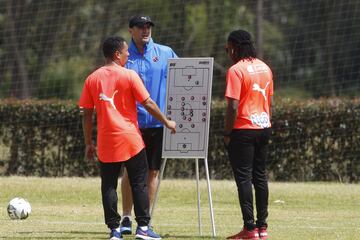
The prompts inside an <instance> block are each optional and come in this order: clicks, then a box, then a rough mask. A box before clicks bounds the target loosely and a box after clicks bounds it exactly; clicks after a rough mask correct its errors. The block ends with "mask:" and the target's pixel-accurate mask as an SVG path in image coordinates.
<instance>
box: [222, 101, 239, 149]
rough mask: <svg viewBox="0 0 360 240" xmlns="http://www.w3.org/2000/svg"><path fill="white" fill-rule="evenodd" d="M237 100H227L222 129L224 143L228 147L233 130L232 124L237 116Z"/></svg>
mask: <svg viewBox="0 0 360 240" xmlns="http://www.w3.org/2000/svg"><path fill="white" fill-rule="evenodd" d="M238 106H239V100H235V99H232V98H228V99H227V106H226V114H225V127H224V142H225V145H228V144H229V142H230V138H229V136H230V133H231V131H232V130H233V128H234V123H235V121H236V117H237V114H238Z"/></svg>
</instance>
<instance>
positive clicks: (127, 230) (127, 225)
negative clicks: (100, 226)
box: [120, 217, 132, 235]
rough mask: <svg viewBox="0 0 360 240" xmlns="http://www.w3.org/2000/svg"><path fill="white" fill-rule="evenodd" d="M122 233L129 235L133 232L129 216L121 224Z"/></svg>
mask: <svg viewBox="0 0 360 240" xmlns="http://www.w3.org/2000/svg"><path fill="white" fill-rule="evenodd" d="M120 232H121V234H124V235H128V234H131V233H132V231H131V220H130V219H129V218H128V217H124V218H123V220H122V221H121V224H120Z"/></svg>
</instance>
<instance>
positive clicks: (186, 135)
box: [162, 58, 214, 158]
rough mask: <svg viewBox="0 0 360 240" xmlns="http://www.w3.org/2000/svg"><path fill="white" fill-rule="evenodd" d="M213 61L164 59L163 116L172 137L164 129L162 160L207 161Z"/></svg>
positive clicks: (203, 59)
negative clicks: (172, 130)
mask: <svg viewBox="0 0 360 240" xmlns="http://www.w3.org/2000/svg"><path fill="white" fill-rule="evenodd" d="M213 62H214V60H213V58H174V59H169V60H168V70H167V92H166V117H167V118H168V119H171V120H174V121H175V122H176V124H177V125H176V131H177V132H176V134H171V133H170V131H169V130H168V129H166V128H164V137H163V149H162V157H163V158H207V153H208V142H209V127H210V107H211V86H212V77H213Z"/></svg>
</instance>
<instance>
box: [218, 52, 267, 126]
mask: <svg viewBox="0 0 360 240" xmlns="http://www.w3.org/2000/svg"><path fill="white" fill-rule="evenodd" d="M273 93H274V88H273V75H272V72H271V69H270V68H269V67H268V66H267V65H266V64H265V63H264V62H262V61H261V60H259V59H257V58H254V59H252V60H248V59H245V60H240V61H239V62H237V63H236V64H234V65H233V66H231V67H230V69H229V70H228V72H227V76H226V91H225V97H227V98H232V99H236V100H239V107H238V114H237V118H236V121H235V124H234V129H263V128H269V127H271V122H270V105H271V96H272V95H273Z"/></svg>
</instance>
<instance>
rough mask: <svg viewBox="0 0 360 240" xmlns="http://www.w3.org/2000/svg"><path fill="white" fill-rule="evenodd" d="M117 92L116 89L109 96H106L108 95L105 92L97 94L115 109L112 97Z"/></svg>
mask: <svg viewBox="0 0 360 240" xmlns="http://www.w3.org/2000/svg"><path fill="white" fill-rule="evenodd" d="M117 92H118V91H117V90H116V91H115V92H114V93H113V95H112V97H111V98H110V97H108V96H106V95H105V93H100V95H99V97H100V100H103V101H105V102H109V103H110V104H111V106H113V108H114V109H116V106H115V104H114V97H115V94H116V93H117Z"/></svg>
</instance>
